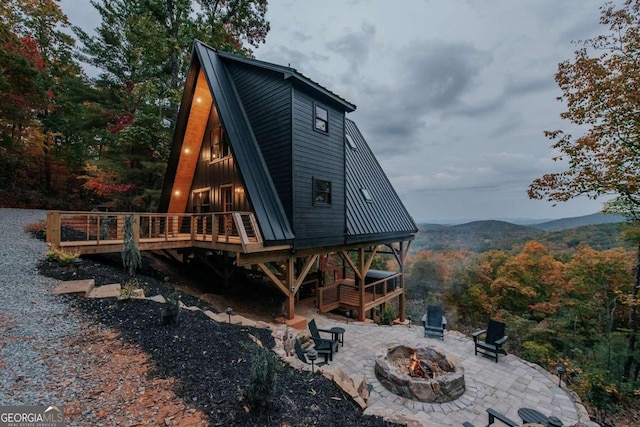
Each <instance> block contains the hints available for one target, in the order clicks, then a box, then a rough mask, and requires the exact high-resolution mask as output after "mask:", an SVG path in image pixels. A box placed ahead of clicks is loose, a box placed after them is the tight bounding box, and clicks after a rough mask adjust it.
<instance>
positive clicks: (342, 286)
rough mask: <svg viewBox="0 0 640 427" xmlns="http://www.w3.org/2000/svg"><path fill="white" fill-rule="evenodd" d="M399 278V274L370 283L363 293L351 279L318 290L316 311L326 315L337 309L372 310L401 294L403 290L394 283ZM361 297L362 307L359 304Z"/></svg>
mask: <svg viewBox="0 0 640 427" xmlns="http://www.w3.org/2000/svg"><path fill="white" fill-rule="evenodd" d="M399 276H400V274H396V275H393V276H390V277H387V278H385V279H382V280H378V281H377V282H373V283H370V284H368V285H366V286H365V287H364V291H363V292H361V290H360V288H359V287H357V286H356V285H355V281H354V280H353V279H347V280H341V281H338V282H336V283H334V284H333V285H330V286H325V287H323V288H320V289H319V297H318V309H319V310H320V312H321V313H327V312H329V311H332V310H336V309H338V308H342V309H346V310H358V311H360V310H362V312H366V311H369V310H371V309H374V308H376V307H378V306H380V305H382V304H384V303H386V302H389V301H391V300H393V299H394V298H397V297H398V296H400V295H401V294H402V293H403V288H402V287H400V286H397V285H396V281H395V279H396V278H397V277H399ZM361 297H362V305H361V303H360V298H361Z"/></svg>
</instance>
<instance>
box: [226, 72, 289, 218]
mask: <svg viewBox="0 0 640 427" xmlns="http://www.w3.org/2000/svg"><path fill="white" fill-rule="evenodd" d="M226 67H227V70H228V71H229V74H230V76H231V78H232V79H233V83H234V85H235V87H236V91H237V92H238V95H239V96H240V99H241V101H242V105H243V107H244V110H245V112H246V114H247V117H248V118H249V122H250V123H251V127H252V129H253V133H254V135H255V136H256V139H257V141H258V145H259V146H260V150H261V152H262V156H263V157H264V160H265V163H266V164H267V167H268V169H269V173H270V174H271V179H272V180H273V183H274V185H275V187H276V191H277V192H278V196H279V197H280V202H281V203H282V206H283V208H284V210H285V212H286V214H287V218H288V219H289V222H291V221H292V220H293V197H292V194H293V189H292V175H293V171H292V166H291V165H292V161H291V157H292V148H291V96H292V95H291V91H292V89H291V84H290V83H289V82H288V81H286V80H284V79H283V76H282V74H281V73H276V72H273V71H269V70H264V69H260V68H257V67H253V66H248V65H246V64H241V63H236V62H227V63H226Z"/></svg>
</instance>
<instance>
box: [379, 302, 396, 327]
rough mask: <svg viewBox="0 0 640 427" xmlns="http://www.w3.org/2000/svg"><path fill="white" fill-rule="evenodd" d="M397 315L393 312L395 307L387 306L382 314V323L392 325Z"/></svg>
mask: <svg viewBox="0 0 640 427" xmlns="http://www.w3.org/2000/svg"><path fill="white" fill-rule="evenodd" d="M395 317H396V315H395V313H394V312H393V309H392V308H391V307H389V306H387V307H386V308H385V309H384V310H383V311H382V314H381V315H380V323H382V324H383V325H391V324H393V319H395Z"/></svg>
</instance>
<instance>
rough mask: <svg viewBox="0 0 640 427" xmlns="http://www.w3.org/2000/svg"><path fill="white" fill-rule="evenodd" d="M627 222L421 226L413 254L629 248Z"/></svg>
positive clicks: (588, 219) (596, 219) (597, 217)
mask: <svg viewBox="0 0 640 427" xmlns="http://www.w3.org/2000/svg"><path fill="white" fill-rule="evenodd" d="M624 225H625V218H624V217H622V216H619V215H605V214H592V215H585V216H580V217H572V218H563V219H557V220H551V221H545V222H541V223H537V224H535V223H534V224H530V225H520V224H513V223H511V222H507V221H498V220H489V221H472V222H468V223H465V224H457V225H443V224H430V223H426V224H419V225H418V228H419V232H418V234H417V236H416V239H415V241H414V243H413V245H412V250H414V251H418V250H431V251H441V250H461V249H467V250H469V251H472V252H486V251H489V250H503V251H507V252H517V251H519V250H520V249H521V248H522V247H523V246H524V244H525V243H526V242H527V241H530V240H535V241H538V242H540V243H542V244H543V245H545V246H547V247H548V248H549V249H550V250H551V251H553V252H556V253H563V252H567V251H571V250H572V249H573V248H575V247H576V246H577V245H579V244H587V245H589V246H591V247H592V248H594V249H597V250H605V249H610V248H613V247H621V246H622V247H628V246H630V244H629V243H628V242H625V241H623V240H622V238H621V234H622V230H623V228H624Z"/></svg>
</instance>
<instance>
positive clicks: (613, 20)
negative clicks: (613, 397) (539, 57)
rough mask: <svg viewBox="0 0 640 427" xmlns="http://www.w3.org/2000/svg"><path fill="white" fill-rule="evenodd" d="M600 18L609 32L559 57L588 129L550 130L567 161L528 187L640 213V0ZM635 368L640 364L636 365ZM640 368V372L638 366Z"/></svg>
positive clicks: (570, 105) (634, 323)
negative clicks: (572, 55)
mask: <svg viewBox="0 0 640 427" xmlns="http://www.w3.org/2000/svg"><path fill="white" fill-rule="evenodd" d="M600 23H601V24H602V25H604V26H606V27H608V30H609V32H608V33H607V34H604V35H601V36H598V37H595V38H593V39H590V40H586V41H584V42H582V48H581V49H579V50H578V51H576V53H575V58H574V59H573V60H567V61H565V62H563V63H561V64H560V65H559V67H558V72H557V74H556V81H557V83H558V85H559V87H560V89H561V90H562V97H561V98H560V100H561V101H563V102H565V103H566V105H567V110H566V111H565V112H563V113H562V114H561V117H562V118H563V119H565V120H567V121H569V122H570V123H572V124H574V125H578V126H579V128H580V129H584V134H583V135H581V136H578V137H574V136H573V135H571V134H569V133H565V132H563V131H561V130H555V131H547V132H546V135H547V136H548V137H549V138H550V139H551V140H552V141H554V144H553V148H554V149H556V150H557V151H558V152H559V153H560V154H559V155H558V157H556V158H555V160H558V161H564V160H566V161H567V162H568V168H567V169H566V170H565V171H562V172H557V173H549V174H546V175H544V176H542V177H541V178H538V179H536V180H535V181H533V183H532V184H531V185H530V187H529V197H531V198H534V199H547V200H549V201H554V202H557V201H566V200H569V199H571V198H573V197H578V196H588V197H591V198H597V197H599V196H603V195H613V196H614V199H613V200H612V201H611V202H609V203H608V204H607V206H606V208H607V210H608V211H609V212H615V213H619V214H622V215H624V216H625V217H627V218H628V219H629V220H631V221H636V222H637V221H638V220H640V126H638V116H639V114H640V1H639V0H627V1H625V2H624V4H623V5H622V7H620V8H618V7H617V6H616V5H614V4H613V3H607V4H605V5H604V6H603V7H602V8H601V17H600ZM638 243H640V242H638ZM639 267H640V246H639V247H638V262H637V264H636V267H635V268H636V276H635V280H634V286H633V290H632V293H631V296H632V298H630V299H629V303H630V304H631V307H632V310H631V312H630V315H629V322H628V327H629V331H630V332H629V346H628V355H627V359H626V361H625V369H624V377H625V379H629V378H630V376H631V370H632V366H633V365H634V364H635V365H636V366H637V364H638V361H637V360H636V359H635V357H636V356H635V352H636V341H637V333H638V332H637V331H638V315H637V309H636V306H637V304H636V301H635V298H636V297H637V295H638V290H639V289H640V277H639V276H638V269H639ZM637 371H638V369H636V372H637ZM636 376H637V374H636Z"/></svg>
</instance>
